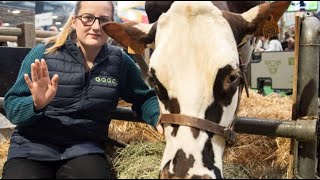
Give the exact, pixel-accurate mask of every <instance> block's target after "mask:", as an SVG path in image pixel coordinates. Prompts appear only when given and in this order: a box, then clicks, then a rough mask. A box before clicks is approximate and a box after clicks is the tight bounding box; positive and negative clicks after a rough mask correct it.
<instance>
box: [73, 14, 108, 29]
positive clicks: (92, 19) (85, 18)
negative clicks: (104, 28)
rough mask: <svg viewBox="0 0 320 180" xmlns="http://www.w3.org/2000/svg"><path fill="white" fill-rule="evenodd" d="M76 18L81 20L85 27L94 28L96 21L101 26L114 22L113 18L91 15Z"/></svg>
mask: <svg viewBox="0 0 320 180" xmlns="http://www.w3.org/2000/svg"><path fill="white" fill-rule="evenodd" d="M76 18H79V19H80V21H81V22H82V24H83V25H84V26H92V24H94V22H95V21H96V19H98V20H99V24H100V25H101V24H104V23H107V22H110V21H112V18H111V17H110V16H100V17H95V16H94V15H93V14H89V13H84V14H82V15H80V16H76Z"/></svg>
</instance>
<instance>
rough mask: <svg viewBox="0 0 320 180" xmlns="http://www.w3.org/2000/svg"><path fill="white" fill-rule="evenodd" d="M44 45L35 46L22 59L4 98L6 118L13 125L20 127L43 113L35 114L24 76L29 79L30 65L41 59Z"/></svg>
mask: <svg viewBox="0 0 320 180" xmlns="http://www.w3.org/2000/svg"><path fill="white" fill-rule="evenodd" d="M44 50H45V46H44V45H37V46H36V47H34V48H33V49H32V50H31V51H30V52H29V53H28V54H27V56H26V57H25V58H24V60H23V62H22V65H21V67H20V71H19V73H18V76H17V80H16V82H15V84H14V85H13V86H12V87H11V89H10V90H9V91H8V92H7V93H6V95H5V97H4V110H5V113H6V117H7V119H8V120H9V121H11V123H12V124H14V125H22V124H26V123H30V122H32V120H35V119H37V118H38V117H41V116H42V114H43V112H35V111H34V105H33V99H32V95H31V92H30V90H29V88H28V86H27V84H26V83H25V80H24V74H26V73H27V74H29V77H31V64H32V63H33V62H34V61H35V59H41V58H42V56H43V53H44Z"/></svg>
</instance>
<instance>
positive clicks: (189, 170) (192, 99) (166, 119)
mask: <svg viewBox="0 0 320 180" xmlns="http://www.w3.org/2000/svg"><path fill="white" fill-rule="evenodd" d="M289 5H290V2H288V1H276V2H272V3H264V4H261V5H258V6H256V7H253V8H251V9H250V10H248V11H246V12H243V13H242V14H238V13H232V12H229V11H224V10H221V9H222V8H221V9H219V8H218V7H217V6H215V5H214V4H212V3H211V2H210V1H207V2H206V1H197V2H183V1H176V2H174V3H173V4H172V5H171V7H170V9H169V10H168V11H167V12H166V13H163V14H162V15H161V16H160V17H159V19H158V21H157V22H156V23H153V24H150V25H146V24H137V23H114V22H111V23H107V24H105V25H103V29H104V31H105V33H106V34H108V35H109V36H110V37H112V38H113V39H115V40H116V41H118V42H119V43H120V44H121V45H122V46H124V47H129V48H131V49H133V50H134V51H141V50H143V49H144V48H146V47H147V45H148V44H152V43H154V44H153V45H154V48H155V49H154V52H153V54H152V56H151V58H150V67H149V72H150V78H151V79H152V83H153V84H154V86H155V90H156V92H157V95H158V98H159V104H160V108H161V123H163V126H164V130H165V138H166V147H165V150H164V154H163V158H162V163H161V172H160V177H161V178H223V172H222V164H223V163H222V162H223V161H222V157H223V152H224V148H225V144H226V140H232V131H231V130H230V127H231V126H232V123H233V119H234V116H235V113H236V110H237V106H238V104H239V97H240V94H241V82H242V78H243V76H242V73H241V68H240V66H241V62H240V61H239V53H238V48H239V47H240V46H241V45H243V44H244V43H246V42H247V41H248V39H249V38H251V37H253V36H261V35H262V32H263V28H264V27H265V24H266V23H267V22H269V21H270V19H274V20H275V21H276V22H277V21H278V20H279V19H280V17H281V16H282V15H283V13H284V12H285V11H286V9H287V8H288V6H289ZM230 135H231V136H230Z"/></svg>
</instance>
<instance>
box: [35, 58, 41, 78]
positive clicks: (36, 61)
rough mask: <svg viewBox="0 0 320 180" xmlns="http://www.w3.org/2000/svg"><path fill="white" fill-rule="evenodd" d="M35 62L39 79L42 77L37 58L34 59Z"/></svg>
mask: <svg viewBox="0 0 320 180" xmlns="http://www.w3.org/2000/svg"><path fill="white" fill-rule="evenodd" d="M35 64H36V69H37V75H38V79H41V78H42V70H41V65H40V61H39V59H36V60H35Z"/></svg>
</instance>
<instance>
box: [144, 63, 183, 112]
mask: <svg viewBox="0 0 320 180" xmlns="http://www.w3.org/2000/svg"><path fill="white" fill-rule="evenodd" d="M150 73H151V75H150V79H152V80H151V81H152V82H151V83H153V84H154V88H155V91H156V93H157V95H158V97H159V100H160V101H161V102H162V103H163V104H164V106H165V108H166V110H167V111H169V112H170V113H172V114H180V105H179V101H178V99H177V98H170V99H169V95H168V91H167V89H166V88H165V87H164V86H163V85H162V83H161V82H160V81H159V79H158V78H157V76H156V71H155V70H154V69H153V68H151V70H150Z"/></svg>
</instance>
